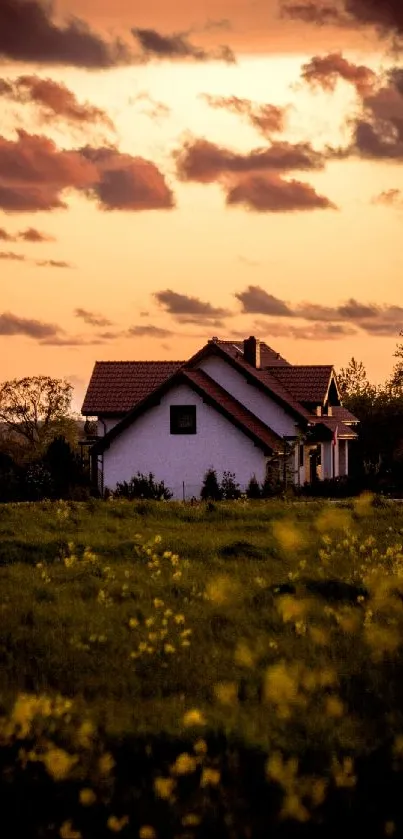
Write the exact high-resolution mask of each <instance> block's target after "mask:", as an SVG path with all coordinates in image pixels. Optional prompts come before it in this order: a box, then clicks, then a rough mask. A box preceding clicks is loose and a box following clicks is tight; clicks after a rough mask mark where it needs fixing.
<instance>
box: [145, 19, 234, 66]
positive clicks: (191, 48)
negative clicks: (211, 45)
mask: <svg viewBox="0 0 403 839" xmlns="http://www.w3.org/2000/svg"><path fill="white" fill-rule="evenodd" d="M132 34H133V36H134V37H135V38H136V40H137V41H138V42H139V44H140V46H141V49H142V50H143V55H144V57H145V59H151V58H160V59H167V58H168V59H170V60H174V59H179V60H181V61H183V60H184V59H188V58H193V59H194V60H195V61H225V62H226V63H228V64H234V63H235V56H234V53H233V52H232V50H231V49H230V47H228V46H220V47H217V48H216V49H212V50H205V49H203V48H202V47H196V46H195V45H194V44H192V43H191V42H190V41H189V40H188V35H189V33H188V32H182V33H180V32H177V33H174V34H172V35H161V33H160V32H157V30H156V29H141V28H136V27H134V28H133V29H132Z"/></svg>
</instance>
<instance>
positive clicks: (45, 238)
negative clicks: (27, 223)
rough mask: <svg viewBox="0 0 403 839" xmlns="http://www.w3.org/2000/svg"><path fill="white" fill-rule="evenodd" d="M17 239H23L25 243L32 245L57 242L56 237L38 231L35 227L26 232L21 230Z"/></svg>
mask: <svg viewBox="0 0 403 839" xmlns="http://www.w3.org/2000/svg"><path fill="white" fill-rule="evenodd" d="M17 238H18V239H22V241H23V242H30V243H32V244H38V243H39V242H55V241H56V239H55V237H54V236H49V235H48V234H47V233H41V231H40V230H37V229H36V228H35V227H27V229H26V230H21V231H20V232H19V233H18V234H17Z"/></svg>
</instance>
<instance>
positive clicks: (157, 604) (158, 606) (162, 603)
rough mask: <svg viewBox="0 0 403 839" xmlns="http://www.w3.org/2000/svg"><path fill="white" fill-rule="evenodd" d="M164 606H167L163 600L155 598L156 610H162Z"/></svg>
mask: <svg viewBox="0 0 403 839" xmlns="http://www.w3.org/2000/svg"><path fill="white" fill-rule="evenodd" d="M164 605H165V604H164V601H163V600H160V599H159V597H155V598H154V606H155V608H156V609H162V607H163V606H164Z"/></svg>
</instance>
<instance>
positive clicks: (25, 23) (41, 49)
mask: <svg viewBox="0 0 403 839" xmlns="http://www.w3.org/2000/svg"><path fill="white" fill-rule="evenodd" d="M53 11H54V6H53V3H52V2H46V3H44V2H41V0H1V3H0V56H3V57H4V58H6V59H11V61H20V62H24V63H25V64H27V63H35V64H53V65H66V66H75V67H86V68H89V69H91V68H92V69H95V68H99V69H103V68H107V67H114V66H116V65H119V64H128V63H130V62H131V61H132V59H133V56H132V52H131V50H130V49H129V48H128V46H127V45H126V44H124V42H123V41H122V40H119V39H115V40H106V39H104V38H103V37H102V35H100V34H98V33H96V32H95V31H93V30H92V29H90V27H89V25H88V24H87V23H86V22H85V21H83V20H81V19H80V18H78V17H72V18H70V19H69V20H67V21H63V22H62V23H58V22H56V21H55V20H54V17H53Z"/></svg>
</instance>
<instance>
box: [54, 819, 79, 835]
mask: <svg viewBox="0 0 403 839" xmlns="http://www.w3.org/2000/svg"><path fill="white" fill-rule="evenodd" d="M59 835H60V837H61V839H81V833H80V831H79V830H74V828H73V824H72V822H71V821H68V822H63V824H62V826H61V828H60V830H59Z"/></svg>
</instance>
